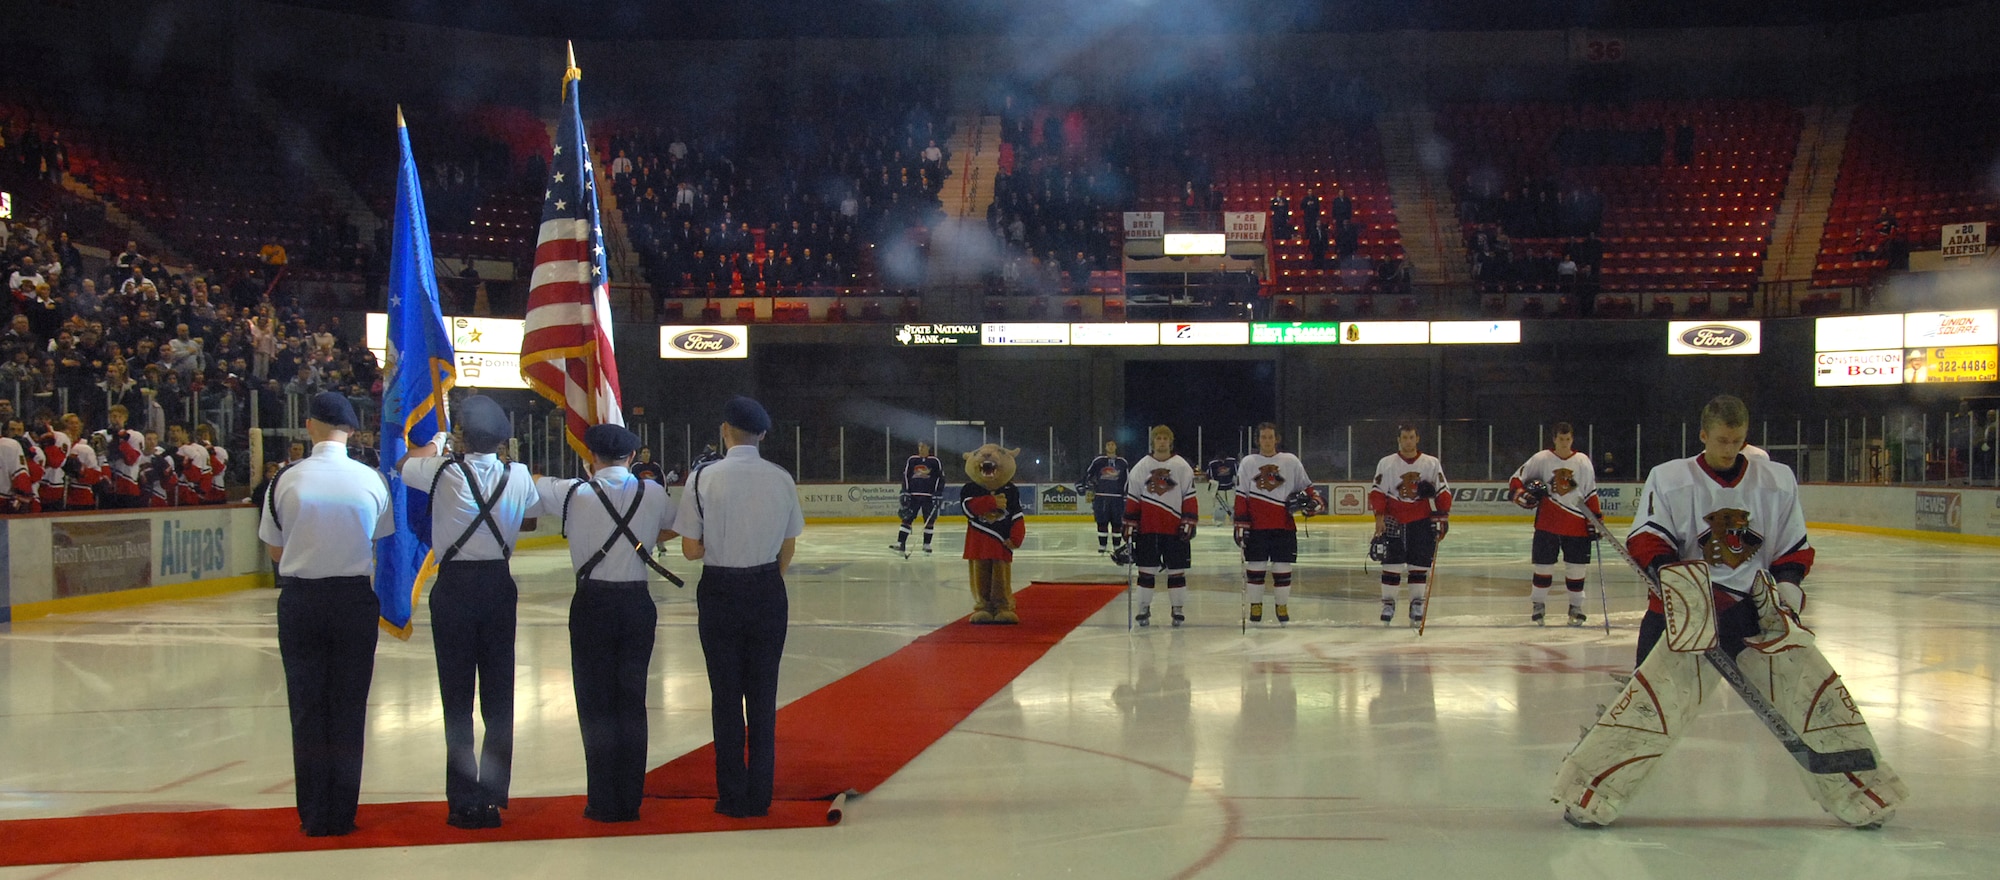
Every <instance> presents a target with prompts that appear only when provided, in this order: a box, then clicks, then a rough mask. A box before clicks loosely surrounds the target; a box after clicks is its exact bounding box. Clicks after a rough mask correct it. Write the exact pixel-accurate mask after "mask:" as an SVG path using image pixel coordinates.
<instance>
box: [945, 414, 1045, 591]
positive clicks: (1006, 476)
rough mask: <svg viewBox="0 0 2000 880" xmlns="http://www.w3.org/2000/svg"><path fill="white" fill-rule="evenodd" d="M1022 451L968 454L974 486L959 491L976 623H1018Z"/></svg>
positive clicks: (988, 448) (1023, 525)
mask: <svg viewBox="0 0 2000 880" xmlns="http://www.w3.org/2000/svg"><path fill="white" fill-rule="evenodd" d="M1020 454H1021V450H1019V449H1002V448H1000V447H999V446H996V445H994V444H991V443H988V444H986V445H985V446H981V447H979V448H978V449H975V450H973V451H971V452H968V453H966V454H965V475H966V476H968V477H971V478H972V482H970V483H967V484H965V488H964V489H961V490H959V493H958V497H959V501H960V502H961V503H962V504H963V505H964V507H965V521H966V526H967V528H966V530H965V561H966V565H967V566H968V567H970V568H971V570H972V616H971V617H970V618H968V619H969V620H970V621H971V622H972V623H1020V622H1021V618H1020V616H1018V615H1016V614H1015V613H1014V586H1013V582H1012V580H1011V579H1012V576H1013V567H1014V551H1015V550H1017V549H1019V548H1020V546H1021V539H1022V537H1023V536H1025V535H1026V534H1027V528H1028V526H1027V521H1026V520H1025V519H1024V518H1023V517H1022V516H1021V490H1020V487H1018V486H1015V485H1014V458H1015V456H1018V455H1020Z"/></svg>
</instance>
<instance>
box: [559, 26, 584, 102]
mask: <svg viewBox="0 0 2000 880" xmlns="http://www.w3.org/2000/svg"><path fill="white" fill-rule="evenodd" d="M568 45H569V67H567V68H565V69H564V70H563V80H562V92H563V95H564V96H565V97H567V96H568V95H569V84H570V83H573V82H576V81H577V80H580V79H583V71H582V70H581V69H579V68H578V67H577V66H576V41H575V40H570V41H568Z"/></svg>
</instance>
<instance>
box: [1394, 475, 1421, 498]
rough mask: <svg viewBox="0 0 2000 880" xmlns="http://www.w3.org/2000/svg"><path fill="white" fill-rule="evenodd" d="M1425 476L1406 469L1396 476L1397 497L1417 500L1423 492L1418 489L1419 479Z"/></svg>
mask: <svg viewBox="0 0 2000 880" xmlns="http://www.w3.org/2000/svg"><path fill="white" fill-rule="evenodd" d="M1421 476H1423V475H1422V474H1419V473H1417V472H1416V471H1406V472H1404V474H1403V475H1402V476H1400V477H1397V478H1396V497H1397V498H1400V499H1402V500H1404V501H1415V500H1417V499H1418V497H1420V496H1421V494H1422V493H1420V492H1418V491H1417V482H1418V479H1419V478H1420V477H1421Z"/></svg>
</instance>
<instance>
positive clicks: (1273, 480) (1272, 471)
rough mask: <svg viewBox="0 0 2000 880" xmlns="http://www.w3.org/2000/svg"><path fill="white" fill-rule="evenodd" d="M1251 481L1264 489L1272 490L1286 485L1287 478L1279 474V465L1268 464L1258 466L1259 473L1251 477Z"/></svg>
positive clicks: (1266, 490)
mask: <svg viewBox="0 0 2000 880" xmlns="http://www.w3.org/2000/svg"><path fill="white" fill-rule="evenodd" d="M1250 482H1251V484H1252V485H1255V486H1256V487H1257V488H1258V489H1260V490H1262V491H1265V492H1271V491H1274V490H1276V489H1277V488H1278V487H1279V486H1282V485H1284V484H1285V478H1284V477H1282V476H1279V475H1278V466H1277V465H1275V464H1267V465H1262V466H1260V467H1258V468H1257V475H1256V476H1254V477H1251V478H1250Z"/></svg>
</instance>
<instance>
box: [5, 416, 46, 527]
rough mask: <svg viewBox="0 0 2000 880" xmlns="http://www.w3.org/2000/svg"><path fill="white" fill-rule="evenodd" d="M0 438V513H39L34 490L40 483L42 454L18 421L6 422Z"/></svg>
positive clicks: (40, 501) (24, 427) (40, 505)
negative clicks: (1, 483)
mask: <svg viewBox="0 0 2000 880" xmlns="http://www.w3.org/2000/svg"><path fill="white" fill-rule="evenodd" d="M4 428H5V430H6V436H0V480H5V481H6V483H5V484H4V485H0V513H40V512H41V511H42V499H41V498H40V497H39V496H38V495H37V494H36V492H35V487H36V485H37V484H39V483H40V482H41V481H42V451H41V449H40V448H39V447H37V446H36V445H35V441H34V440H32V439H30V438H29V437H28V429H27V426H26V425H23V424H22V423H21V420H20V419H8V420H7V424H6V425H5V426H4Z"/></svg>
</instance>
